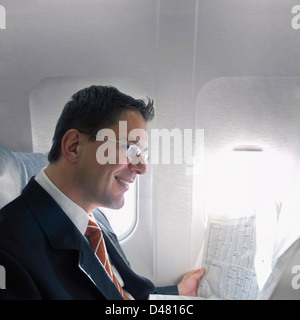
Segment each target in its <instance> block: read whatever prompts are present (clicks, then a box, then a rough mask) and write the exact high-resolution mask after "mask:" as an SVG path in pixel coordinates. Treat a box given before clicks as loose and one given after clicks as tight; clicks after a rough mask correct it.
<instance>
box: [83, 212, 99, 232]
mask: <svg viewBox="0 0 300 320" xmlns="http://www.w3.org/2000/svg"><path fill="white" fill-rule="evenodd" d="M99 232H100V233H101V229H100V227H99V226H98V224H97V222H96V220H95V218H94V216H93V215H91V214H89V221H88V225H87V228H86V231H85V235H86V236H91V235H94V234H96V233H99Z"/></svg>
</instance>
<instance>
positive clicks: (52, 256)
mask: <svg viewBox="0 0 300 320" xmlns="http://www.w3.org/2000/svg"><path fill="white" fill-rule="evenodd" d="M95 216H96V219H97V220H98V221H99V224H101V227H102V229H103V233H104V237H105V241H106V246H107V251H108V253H109V256H110V258H111V260H112V262H113V264H114V265H115V267H116V268H117V270H118V271H119V273H120V275H121V277H122V278H123V281H124V284H125V288H126V290H128V292H130V293H131V294H132V296H133V297H134V298H135V299H147V296H148V295H149V294H150V293H156V292H157V293H166V294H177V293H178V292H177V287H176V286H170V287H164V288H160V289H157V288H155V287H154V285H153V284H152V282H151V281H149V280H148V279H146V278H143V277H141V276H139V275H137V274H136V273H134V272H133V270H132V269H131V268H130V266H129V263H128V261H127V259H126V257H125V254H124V252H123V251H122V249H121V247H120V245H119V243H118V240H117V238H116V235H115V234H114V232H113V230H112V229H111V227H110V225H109V223H108V221H107V220H106V219H105V217H104V216H103V214H102V213H101V211H99V210H96V211H95ZM0 265H2V266H3V267H4V268H5V270H6V289H2V290H0V299H110V300H111V299H114V300H115V299H122V297H121V295H120V293H119V291H118V290H117V289H116V287H115V285H114V284H113V283H112V281H111V280H110V278H109V277H108V276H107V274H106V272H105V271H104V269H103V267H102V265H101V263H100V262H99V261H98V259H97V258H96V256H95V255H94V253H93V251H92V249H91V247H90V245H89V244H88V242H87V241H86V240H85V238H84V237H83V236H82V235H81V233H80V232H79V231H78V229H77V228H76V227H75V225H74V224H73V223H72V222H71V220H70V219H69V218H68V217H67V215H66V214H65V213H64V212H63V211H62V209H61V208H60V207H59V206H58V204H57V203H56V202H55V201H54V200H53V198H52V197H51V196H50V195H49V194H48V193H47V192H46V191H45V190H44V189H43V188H42V187H41V186H40V185H39V184H38V183H37V182H36V181H35V180H34V178H32V179H31V180H30V182H29V183H28V185H27V186H26V187H25V188H24V190H23V192H22V194H21V195H20V196H19V197H18V198H16V199H15V200H14V201H12V202H11V203H9V204H8V205H7V206H5V207H4V208H3V209H2V210H0Z"/></svg>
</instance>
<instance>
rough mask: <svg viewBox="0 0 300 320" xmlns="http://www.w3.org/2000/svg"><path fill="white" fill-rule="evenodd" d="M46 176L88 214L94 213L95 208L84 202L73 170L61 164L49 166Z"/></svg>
mask: <svg viewBox="0 0 300 320" xmlns="http://www.w3.org/2000/svg"><path fill="white" fill-rule="evenodd" d="M45 174H46V175H47V177H48V178H49V179H50V181H51V182H52V183H53V184H54V185H55V186H56V187H57V188H58V189H59V190H60V191H61V192H62V193H63V194H65V195H66V196H67V197H68V198H69V199H71V200H72V201H74V202H75V203H76V204H78V205H79V206H80V207H81V208H83V209H84V210H85V211H86V212H90V211H92V210H93V209H94V208H92V207H91V206H89V205H87V204H86V203H85V202H84V197H83V196H82V195H81V192H80V188H78V183H76V182H75V181H74V175H73V174H72V168H68V167H65V166H64V165H63V164H61V163H53V164H49V166H48V167H47V168H46V169H45Z"/></svg>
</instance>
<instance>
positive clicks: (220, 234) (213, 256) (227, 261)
mask: <svg viewBox="0 0 300 320" xmlns="http://www.w3.org/2000/svg"><path fill="white" fill-rule="evenodd" d="M255 253H256V221H255V216H251V217H245V218H238V219H226V220H221V219H219V220H216V219H215V220H210V221H209V224H208V228H207V234H206V240H205V246H204V251H203V262H202V265H203V267H205V269H206V273H205V275H204V277H203V278H202V279H201V281H200V283H199V287H198V292H197V294H198V296H200V297H203V298H210V297H218V298H220V299H230V300H232V299H239V300H242V299H243V300H246V299H256V298H257V296H258V291H259V289H258V284H257V279H256V272H255V266H254V259H255Z"/></svg>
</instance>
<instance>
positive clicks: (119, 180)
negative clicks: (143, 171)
mask: <svg viewBox="0 0 300 320" xmlns="http://www.w3.org/2000/svg"><path fill="white" fill-rule="evenodd" d="M116 180H117V181H118V182H119V183H120V184H121V185H122V186H123V187H124V188H126V189H128V188H129V182H128V181H126V180H123V179H121V178H119V177H116Z"/></svg>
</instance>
